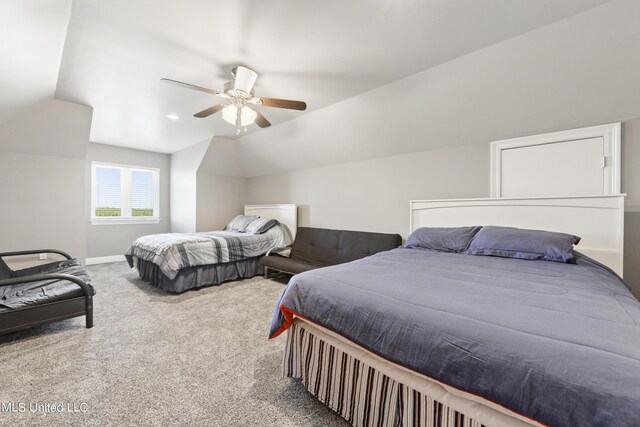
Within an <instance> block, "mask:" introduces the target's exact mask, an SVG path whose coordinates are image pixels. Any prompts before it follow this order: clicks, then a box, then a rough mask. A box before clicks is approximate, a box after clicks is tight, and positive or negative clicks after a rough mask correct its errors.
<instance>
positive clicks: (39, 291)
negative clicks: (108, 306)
mask: <svg viewBox="0 0 640 427" xmlns="http://www.w3.org/2000/svg"><path fill="white" fill-rule="evenodd" d="M56 265H59V267H58V268H55V269H53V268H50V269H48V270H47V271H46V273H49V274H70V275H72V276H76V277H78V278H80V279H82V280H83V281H84V282H85V283H87V284H88V285H89V286H91V278H90V277H89V276H88V275H87V273H86V271H85V270H84V268H83V267H82V265H81V264H80V262H79V261H78V260H76V259H74V260H69V261H64V262H62V263H58V264H56ZM35 270H36V269H34V272H36V273H37V271H35ZM91 289H92V290H93V287H91ZM93 294H95V290H93ZM93 294H92V295H93ZM82 296H84V291H83V290H82V288H80V286H78V285H77V284H75V283H74V282H70V281H68V280H59V279H52V280H40V281H37V282H29V283H22V284H19V285H11V286H2V287H0V313H4V312H7V311H14V310H19V309H23V308H28V307H33V306H36V305H42V304H47V303H51V302H56V301H61V300H65V299H70V298H75V297H82Z"/></svg>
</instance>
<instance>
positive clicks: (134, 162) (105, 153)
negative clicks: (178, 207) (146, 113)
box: [84, 143, 170, 258]
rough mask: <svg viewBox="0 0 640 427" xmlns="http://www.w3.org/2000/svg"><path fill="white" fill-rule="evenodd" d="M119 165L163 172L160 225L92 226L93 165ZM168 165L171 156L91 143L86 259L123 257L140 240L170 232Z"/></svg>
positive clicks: (86, 209)
mask: <svg viewBox="0 0 640 427" xmlns="http://www.w3.org/2000/svg"><path fill="white" fill-rule="evenodd" d="M92 161H98V162H107V163H117V164H123V165H131V166H146V167H152V168H158V169H160V222H159V223H158V224H121V225H119V224H108V225H92V224H91V223H90V222H89V218H91V179H90V177H91V162H92ZM169 163H170V157H169V155H168V154H160V153H152V152H149V151H141V150H131V149H128V148H122V147H114V146H111V145H104V144H95V143H91V144H89V148H88V150H87V160H86V165H85V169H86V174H87V180H86V186H85V192H86V205H85V207H84V212H85V222H87V224H88V225H87V258H94V257H104V256H113V255H122V254H123V253H124V251H125V250H126V249H127V248H128V247H129V245H130V244H131V242H133V241H134V240H135V239H137V238H138V237H141V236H144V235H146V234H156V233H168V232H169V225H170V218H169V215H170V211H169Z"/></svg>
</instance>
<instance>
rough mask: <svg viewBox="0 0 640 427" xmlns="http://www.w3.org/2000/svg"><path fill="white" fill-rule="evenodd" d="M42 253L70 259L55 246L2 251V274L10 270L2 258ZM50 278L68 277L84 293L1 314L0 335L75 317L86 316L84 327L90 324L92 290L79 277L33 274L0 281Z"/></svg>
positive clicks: (0, 257) (61, 278)
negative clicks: (52, 247) (54, 247)
mask: <svg viewBox="0 0 640 427" xmlns="http://www.w3.org/2000/svg"><path fill="white" fill-rule="evenodd" d="M42 253H53V254H58V255H62V256H63V257H65V258H66V259H68V260H70V259H72V258H71V256H69V254H67V253H65V252H63V251H59V250H56V249H40V250H29V251H15V252H4V253H0V269H2V270H4V271H3V272H4V273H12V270H11V269H9V267H8V266H7V264H6V263H5V262H4V260H3V258H6V257H12V256H22V255H35V254H42ZM52 279H54V280H68V281H70V282H73V283H75V284H77V285H78V286H79V287H80V288H81V289H82V291H83V293H84V296H81V297H75V298H68V299H64V300H61V301H55V302H50V303H46V304H38V305H34V306H32V307H27V308H21V309H17V310H14V311H8V312H4V313H0V335H3V334H7V333H10V332H15V331H19V330H22V329H29V328H33V327H35V326H39V325H43V324H46V323H51V322H56V321H58V320H64V319H70V318H72V317H78V316H85V321H86V327H87V328H92V327H93V293H92V290H91V288H90V287H89V286H88V285H87V284H86V283H85V282H84V281H83V280H82V279H80V278H79V277H76V276H72V275H69V274H35V275H30V276H23V277H15V278H10V279H5V280H0V287H2V286H11V285H18V284H22V283H30V282H37V281H40V280H52Z"/></svg>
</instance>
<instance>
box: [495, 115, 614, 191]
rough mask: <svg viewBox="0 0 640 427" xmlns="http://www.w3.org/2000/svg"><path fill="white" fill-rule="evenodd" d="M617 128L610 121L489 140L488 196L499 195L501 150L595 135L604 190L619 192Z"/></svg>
mask: <svg viewBox="0 0 640 427" xmlns="http://www.w3.org/2000/svg"><path fill="white" fill-rule="evenodd" d="M621 129H622V125H621V123H610V124H606V125H598V126H589V127H585V128H580V129H571V130H564V131H560V132H552V133H545V134H540V135H530V136H525V137H521V138H512V139H504V140H501V141H493V142H491V197H502V151H503V150H510V149H514V148H519V147H529V146H532V145H543V144H553V143H558V142H563V141H573V140H580V139H587V138H598V137H602V138H603V139H604V146H605V158H606V168H605V189H604V194H620V173H621V168H620V164H621V161H620V158H621V153H620V140H621ZM567 196H569V194H567Z"/></svg>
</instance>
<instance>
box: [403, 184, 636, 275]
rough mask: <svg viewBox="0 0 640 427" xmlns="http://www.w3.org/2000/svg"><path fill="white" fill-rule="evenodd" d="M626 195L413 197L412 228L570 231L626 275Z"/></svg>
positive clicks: (584, 249)
mask: <svg viewBox="0 0 640 427" xmlns="http://www.w3.org/2000/svg"><path fill="white" fill-rule="evenodd" d="M624 196H625V195H624V194H618V195H607V196H592V197H548V198H533V197H532V198H517V199H506V198H494V199H459V200H412V201H410V202H409V209H410V219H409V223H410V230H409V231H410V232H411V231H413V230H415V229H417V228H420V227H461V226H467V225H502V226H506V227H518V228H529V229H536V230H549V231H557V232H563V233H570V234H574V235H576V236H580V237H582V240H581V241H580V243H579V245H578V246H577V248H576V249H577V250H578V251H580V252H582V253H584V254H585V255H588V256H590V257H592V258H593V259H595V260H597V261H600V262H601V263H603V264H605V265H606V266H608V267H610V268H611V269H612V270H614V271H615V272H616V273H618V275H620V276H621V277H622V258H623V247H624V245H623V242H624V241H623V238H624Z"/></svg>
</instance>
